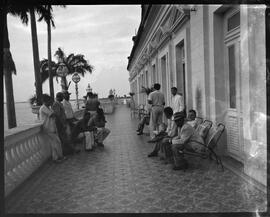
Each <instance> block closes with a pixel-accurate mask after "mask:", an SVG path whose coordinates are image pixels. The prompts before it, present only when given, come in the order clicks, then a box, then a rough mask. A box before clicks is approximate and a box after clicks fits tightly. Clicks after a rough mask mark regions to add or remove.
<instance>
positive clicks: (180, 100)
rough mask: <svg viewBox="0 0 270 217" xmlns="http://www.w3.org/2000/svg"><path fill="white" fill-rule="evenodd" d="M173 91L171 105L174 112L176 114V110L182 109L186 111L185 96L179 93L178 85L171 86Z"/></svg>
mask: <svg viewBox="0 0 270 217" xmlns="http://www.w3.org/2000/svg"><path fill="white" fill-rule="evenodd" d="M171 93H172V103H171V104H172V105H171V107H172V109H173V114H175V113H176V112H181V111H183V112H184V113H185V103H184V97H183V96H182V95H180V94H178V93H177V88H176V87H172V88H171Z"/></svg>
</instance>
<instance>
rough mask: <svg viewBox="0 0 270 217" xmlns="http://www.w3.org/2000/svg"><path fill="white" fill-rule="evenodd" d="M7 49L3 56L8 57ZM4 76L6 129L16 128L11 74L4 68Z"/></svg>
mask: <svg viewBox="0 0 270 217" xmlns="http://www.w3.org/2000/svg"><path fill="white" fill-rule="evenodd" d="M8 52H10V51H9V49H6V48H4V55H8ZM4 75H5V88H6V107H7V119H8V128H9V129H10V128H13V127H17V123H16V113H15V104H14V95H13V83H12V72H10V71H7V70H6V69H5V67H4Z"/></svg>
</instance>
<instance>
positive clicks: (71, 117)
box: [62, 91, 77, 128]
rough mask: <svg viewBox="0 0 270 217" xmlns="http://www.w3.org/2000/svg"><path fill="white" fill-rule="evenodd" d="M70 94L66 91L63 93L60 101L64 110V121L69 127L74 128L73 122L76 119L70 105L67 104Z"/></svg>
mask: <svg viewBox="0 0 270 217" xmlns="http://www.w3.org/2000/svg"><path fill="white" fill-rule="evenodd" d="M70 94H71V93H69V92H68V91H65V92H63V96H64V99H63V101H62V104H63V106H64V109H65V114H66V120H67V122H68V124H69V126H70V127H71V128H72V127H73V126H74V123H73V122H74V121H77V119H76V118H75V117H74V112H73V109H72V106H71V103H70V102H69V98H70Z"/></svg>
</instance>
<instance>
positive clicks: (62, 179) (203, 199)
mask: <svg viewBox="0 0 270 217" xmlns="http://www.w3.org/2000/svg"><path fill="white" fill-rule="evenodd" d="M107 121H108V125H107V126H108V128H109V129H110V130H111V134H110V135H109V137H108V138H107V140H106V141H105V142H104V144H105V148H104V149H102V148H99V149H96V150H95V151H94V152H90V153H85V152H81V153H80V154H78V155H75V156H71V157H69V159H68V160H66V161H65V162H63V163H62V164H54V163H51V162H48V163H46V164H45V165H43V166H42V167H41V168H40V169H39V170H38V171H37V172H36V173H35V174H33V176H32V177H31V178H30V179H29V180H27V181H26V183H24V184H23V186H22V187H20V188H19V189H17V190H16V192H14V193H13V194H12V195H11V196H10V197H9V198H7V200H6V201H5V203H6V212H7V213H96V212H101V213H104V212H107V213H121V212H129V213H141V212H143V213H149V212H150V213H153V212H157V213H162V212H167V213H168V212H245V211H256V210H257V209H259V210H260V211H265V210H266V194H264V193H262V192H260V191H259V190H257V189H256V188H254V187H253V186H252V185H250V184H248V183H246V182H245V181H243V180H242V179H241V178H240V177H238V176H236V175H235V174H233V173H232V172H230V171H229V170H227V169H225V171H224V172H221V170H220V168H219V167H217V165H216V164H215V163H214V162H212V161H209V160H200V159H197V158H189V159H188V161H189V162H190V169H188V170H187V171H186V172H183V171H173V170H172V169H171V165H165V164H163V162H162V161H161V160H160V159H159V158H158V157H155V158H148V157H147V154H148V153H149V152H150V151H151V150H152V148H153V144H148V143H147V140H148V139H149V137H148V136H146V135H143V136H137V134H136V132H135V131H136V127H137V124H138V120H137V119H135V118H131V116H130V111H129V109H128V108H127V107H125V106H118V107H117V108H116V111H115V113H114V114H113V115H108V116H107ZM145 132H147V129H146V130H145Z"/></svg>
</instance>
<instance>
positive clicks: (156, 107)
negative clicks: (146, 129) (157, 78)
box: [148, 83, 165, 139]
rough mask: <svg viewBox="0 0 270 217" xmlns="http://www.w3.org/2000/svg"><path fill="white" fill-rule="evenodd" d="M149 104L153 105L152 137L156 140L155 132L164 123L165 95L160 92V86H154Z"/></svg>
mask: <svg viewBox="0 0 270 217" xmlns="http://www.w3.org/2000/svg"><path fill="white" fill-rule="evenodd" d="M148 103H149V104H150V105H152V109H151V115H150V137H151V139H153V138H154V134H153V131H154V130H158V126H159V125H160V124H161V123H162V117H163V107H164V105H165V97H164V94H163V93H161V92H160V84H159V83H155V84H154V91H153V92H152V93H150V94H149V97H148Z"/></svg>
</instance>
